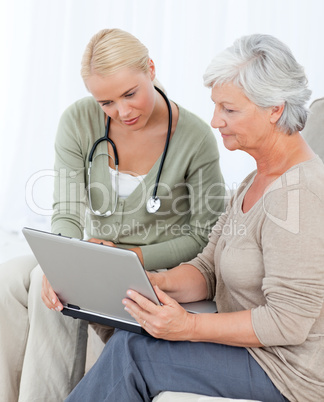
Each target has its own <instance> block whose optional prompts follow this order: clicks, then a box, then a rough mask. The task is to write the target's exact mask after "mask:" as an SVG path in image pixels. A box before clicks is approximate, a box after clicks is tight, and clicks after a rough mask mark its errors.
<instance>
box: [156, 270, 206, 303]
mask: <svg viewBox="0 0 324 402" xmlns="http://www.w3.org/2000/svg"><path fill="white" fill-rule="evenodd" d="M149 277H150V280H151V282H152V283H153V284H154V285H157V286H158V287H159V288H160V289H161V290H163V291H164V292H166V293H168V295H169V296H171V297H172V298H173V299H175V300H177V301H178V302H179V303H188V302H192V301H198V300H205V299H206V297H207V285H206V281H205V278H204V277H203V275H202V274H201V272H200V271H199V270H198V269H197V268H196V267H194V266H193V265H189V264H183V265H179V266H177V267H175V268H172V269H170V270H168V271H163V272H159V273H157V274H153V273H150V274H149Z"/></svg>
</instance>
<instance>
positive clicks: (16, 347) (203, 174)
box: [0, 29, 224, 402]
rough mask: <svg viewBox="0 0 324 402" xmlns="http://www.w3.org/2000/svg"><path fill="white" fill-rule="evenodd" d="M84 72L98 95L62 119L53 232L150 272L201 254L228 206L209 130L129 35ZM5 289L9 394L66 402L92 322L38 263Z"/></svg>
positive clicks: (98, 41)
mask: <svg viewBox="0 0 324 402" xmlns="http://www.w3.org/2000/svg"><path fill="white" fill-rule="evenodd" d="M81 74H82V78H83V80H84V83H85V85H86V87H87V89H88V90H89V92H90V94H91V96H89V97H86V98H84V99H81V100H79V101H77V102H75V103H74V104H73V105H71V106H70V107H69V108H68V109H67V110H66V111H65V112H64V114H63V115H62V118H61V120H60V123H59V127H58V132H57V138H56V143H55V154H56V159H55V170H56V171H57V173H58V174H57V177H56V181H55V190H54V213H53V218H52V228H51V230H52V232H54V233H61V234H62V235H65V236H70V237H75V238H84V237H85V238H87V239H89V240H90V241H93V242H99V241H100V242H103V243H104V244H107V245H109V246H112V247H123V248H128V249H132V250H134V251H135V252H136V253H137V255H138V257H139V259H140V261H141V262H142V264H143V266H144V268H145V269H147V270H157V269H160V268H170V267H173V266H174V265H177V264H179V263H180V262H181V261H186V260H189V259H191V258H193V257H194V256H195V255H196V254H197V253H198V252H200V251H202V249H203V247H204V246H205V245H206V244H207V235H208V232H209V230H210V228H211V227H212V226H213V225H214V224H215V222H216V220H217V218H218V216H219V214H220V213H221V211H222V209H223V201H224V200H223V195H224V184H223V179H222V175H221V172H220V168H219V155H218V150H217V145H216V140H215V138H214V135H213V133H212V132H211V129H210V127H209V126H208V124H206V123H205V122H203V121H202V120H201V119H200V118H198V117H197V116H195V115H194V114H192V113H190V112H189V111H187V110H185V109H184V108H183V107H181V106H180V105H178V104H176V103H175V102H173V101H171V100H169V99H168V98H167V96H166V95H165V93H164V91H163V90H161V87H160V86H159V83H158V82H157V81H156V77H155V76H156V71H155V65H154V62H153V60H152V59H151V58H150V57H149V54H148V51H147V49H146V47H145V46H144V45H143V44H142V43H141V42H140V41H138V39H136V38H135V37H134V36H132V35H131V34H129V33H127V32H125V31H122V30H119V29H111V30H109V29H107V30H103V31H100V32H99V33H98V34H96V35H95V36H94V37H93V38H92V39H91V41H90V43H89V44H88V46H87V48H86V50H85V53H84V56H83V59H82V69H81ZM94 263H95V262H94ZM42 282H43V284H42ZM0 286H1V289H0V301H1V310H2V313H1V323H0V325H1V339H0V347H1V361H0V393H1V396H3V398H2V399H3V400H6V401H15V400H18V398H19V401H27V400H28V401H30V400H42V401H45V400H46V401H53V402H54V401H55V402H57V401H59V400H62V399H63V398H64V397H65V396H67V395H68V393H69V392H70V391H71V390H72V389H73V387H74V386H75V385H76V384H77V382H78V381H79V380H80V379H81V378H82V376H83V374H84V361H85V352H86V339H87V323H86V322H82V321H79V320H74V319H72V318H69V317H64V316H63V315H62V314H61V313H60V310H61V309H62V304H61V302H60V300H59V299H58V298H57V296H56V294H55V293H54V291H53V289H52V288H51V286H50V284H49V283H48V281H47V279H46V278H45V277H44V278H43V274H42V271H41V269H40V267H39V266H36V267H35V263H34V262H33V261H32V260H31V261H29V263H28V264H25V263H24V260H23V261H20V263H17V261H16V260H15V261H11V262H10V263H8V264H6V265H4V266H2V267H1V269H0ZM41 288H42V298H43V301H44V303H45V304H43V303H42V301H41V296H40V295H41ZM46 307H48V308H46ZM101 336H102V337H103V338H104V339H106V338H108V336H109V329H107V331H106V330H105V329H104V328H101Z"/></svg>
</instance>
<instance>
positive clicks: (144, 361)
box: [67, 34, 324, 402]
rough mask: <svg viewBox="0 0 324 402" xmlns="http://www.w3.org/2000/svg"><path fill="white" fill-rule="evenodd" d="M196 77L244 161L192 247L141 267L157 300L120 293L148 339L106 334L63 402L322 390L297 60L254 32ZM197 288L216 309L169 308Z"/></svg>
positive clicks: (319, 285) (303, 97) (319, 297)
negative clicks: (202, 241)
mask: <svg viewBox="0 0 324 402" xmlns="http://www.w3.org/2000/svg"><path fill="white" fill-rule="evenodd" d="M204 83H205V85H206V86H208V87H210V88H211V97H212V100H213V102H214V104H215V112H214V116H213V118H212V123H211V124H212V126H213V127H214V128H217V129H218V130H219V133H220V135H221V137H222V139H223V142H224V145H225V147H226V148H227V149H229V150H231V151H233V150H237V149H239V150H242V151H245V152H247V153H248V154H250V155H251V156H252V157H253V158H254V159H255V161H256V166H257V168H256V170H255V171H254V172H252V173H251V174H250V175H249V176H248V177H247V178H246V179H245V180H244V181H243V183H242V185H241V186H240V187H239V189H238V191H237V192H236V194H235V195H234V196H233V198H232V200H231V201H230V204H229V206H228V208H227V210H226V212H225V213H224V214H223V215H222V216H221V218H220V219H219V221H218V223H217V224H216V226H214V228H213V230H212V233H211V234H210V238H209V243H208V245H207V246H206V248H205V249H204V251H203V252H202V253H201V254H198V256H197V257H196V258H195V259H193V260H191V261H189V262H187V263H184V264H181V265H180V266H177V267H175V268H174V269H171V270H169V271H168V272H161V273H157V274H153V273H151V274H149V276H150V279H151V282H152V283H153V284H154V285H155V290H156V293H157V295H158V297H159V299H160V301H161V303H162V305H161V306H157V305H155V304H153V303H151V302H150V301H148V300H147V299H146V298H144V297H143V296H141V295H140V294H138V293H136V292H135V291H133V290H129V291H128V293H127V297H126V298H125V299H124V300H123V303H124V305H125V309H126V310H127V311H128V312H129V313H130V314H131V315H132V316H133V317H135V318H136V320H137V321H138V322H139V323H140V324H141V325H142V326H143V327H145V329H146V331H147V332H148V333H149V334H151V335H152V337H146V336H141V335H135V334H132V333H127V332H123V331H116V332H115V334H114V335H113V336H112V338H111V339H110V341H109V342H108V344H107V345H106V347H105V349H104V351H103V353H102V355H101V357H100V359H99V361H98V362H97V363H96V364H95V366H94V367H93V368H92V370H91V371H90V372H89V373H88V374H87V375H86V376H85V377H84V379H83V380H82V381H81V382H80V383H79V385H78V386H77V387H76V388H75V390H74V391H73V392H72V393H71V394H70V396H69V397H68V399H67V401H68V402H71V401H80V400H82V401H83V402H84V401H92V400H93V398H94V396H95V397H96V400H97V401H104V400H105V401H117V400H123V401H126V400H131V401H150V400H151V399H152V398H153V397H154V396H155V395H157V394H158V393H159V392H160V391H163V390H169V391H181V392H192V393H199V394H204V395H210V396H221V397H228V398H241V399H251V400H259V401H263V402H267V401H269V402H276V401H287V400H289V401H303V402H305V401H319V400H323V395H324V348H323V342H324V309H323V299H324V264H323V261H324V230H323V227H324V185H323V183H324V165H323V162H322V161H321V160H320V158H319V157H318V156H316V155H315V154H314V153H313V151H312V150H311V149H310V148H309V147H308V146H307V144H306V143H305V141H304V140H303V138H302V137H301V135H300V133H299V131H300V130H302V129H303V127H304V124H305V122H306V118H307V111H306V108H305V103H306V102H307V100H308V99H309V97H310V90H309V89H307V79H306V77H305V74H304V71H303V68H302V67H301V66H300V65H299V64H298V63H297V62H296V60H295V58H294V57H293V55H292V53H291V51H290V50H289V49H288V48H287V46H285V45H284V44H283V43H281V42H280V41H279V40H277V39H276V38H274V37H272V36H269V35H258V34H255V35H251V36H245V37H242V38H240V39H238V40H237V41H235V43H234V44H233V46H231V47H229V48H228V49H226V50H225V51H224V52H222V53H221V54H220V55H218V56H217V57H216V58H215V59H214V60H213V61H212V62H211V64H210V65H209V67H208V68H207V71H206V73H205V75H204ZM229 225H230V227H233V226H235V227H236V229H235V230H232V231H229V230H223V228H225V227H227V228H228V227H229ZM205 298H207V299H213V298H215V300H216V303H217V307H218V314H190V313H187V312H186V311H185V310H184V309H183V308H182V307H181V306H180V305H179V304H178V302H189V301H195V300H202V299H205ZM174 341H177V342H174Z"/></svg>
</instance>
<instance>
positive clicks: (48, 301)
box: [42, 275, 63, 311]
mask: <svg viewBox="0 0 324 402" xmlns="http://www.w3.org/2000/svg"><path fill="white" fill-rule="evenodd" d="M42 300H43V302H44V303H45V305H46V307H48V308H49V309H51V310H56V311H61V310H62V309H63V304H62V303H61V302H60V300H59V298H58V297H57V295H56V293H55V292H54V290H53V288H52V286H51V285H50V283H49V282H48V280H47V278H46V276H45V275H43V281H42Z"/></svg>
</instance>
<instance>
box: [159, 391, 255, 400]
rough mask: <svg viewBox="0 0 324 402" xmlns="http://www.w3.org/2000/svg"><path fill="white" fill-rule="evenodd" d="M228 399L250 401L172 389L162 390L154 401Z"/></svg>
mask: <svg viewBox="0 0 324 402" xmlns="http://www.w3.org/2000/svg"><path fill="white" fill-rule="evenodd" d="M226 401H227V402H249V401H248V400H247V399H229V398H220V397H214V396H204V395H198V394H190V393H187V392H170V391H165V392H161V393H160V394H159V395H157V396H156V397H155V398H154V399H153V402H226ZM254 402H255V401H254Z"/></svg>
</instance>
